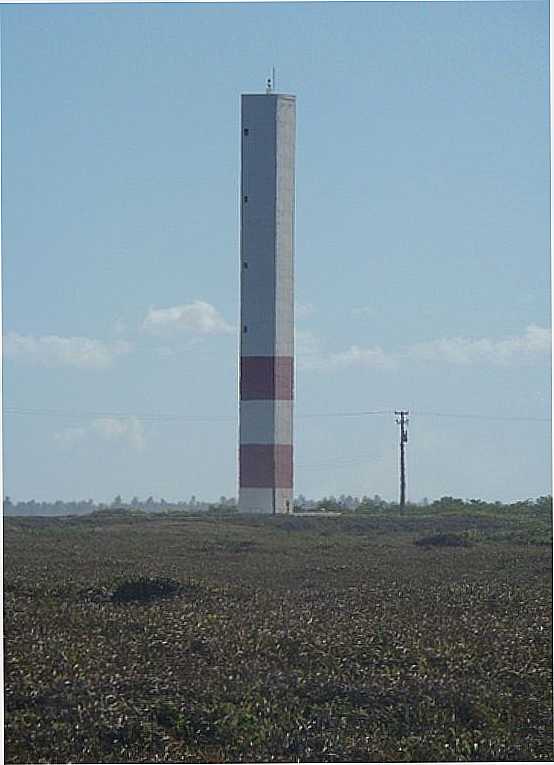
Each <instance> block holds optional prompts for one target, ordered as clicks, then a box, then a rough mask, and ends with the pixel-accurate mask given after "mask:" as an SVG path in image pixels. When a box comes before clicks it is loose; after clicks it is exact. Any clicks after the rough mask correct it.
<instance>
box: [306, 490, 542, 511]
mask: <svg viewBox="0 0 554 765" xmlns="http://www.w3.org/2000/svg"><path fill="white" fill-rule="evenodd" d="M398 507H399V506H398V503H397V502H387V501H386V500H384V499H382V498H381V497H380V496H379V495H378V494H375V495H374V497H373V498H372V499H370V498H369V497H367V496H363V497H362V498H361V499H359V498H358V497H352V496H350V495H348V496H345V495H344V494H341V495H340V497H338V498H337V497H334V496H330V497H323V499H320V500H308V499H306V498H305V497H303V496H302V495H300V496H298V497H297V498H296V501H295V509H296V510H301V511H303V512H310V511H311V512H333V513H334V512H336V513H344V512H356V513H364V512H366V513H368V512H369V513H375V512H381V511H387V510H397V509H398ZM410 507H411V508H413V509H415V508H428V509H429V510H430V511H432V510H460V511H462V510H463V511H468V510H487V509H497V510H498V509H499V508H501V507H505V508H507V509H509V510H516V511H517V510H536V511H544V512H548V513H552V496H551V495H548V496H544V497H537V498H536V499H524V500H520V501H517V502H511V503H505V502H486V501H485V500H482V499H460V498H459V497H441V498H440V499H436V500H434V501H432V502H430V501H429V500H428V499H427V498H426V497H425V498H424V499H423V500H422V501H421V502H417V503H416V502H411V503H410V502H408V503H407V504H406V512H409V510H410Z"/></svg>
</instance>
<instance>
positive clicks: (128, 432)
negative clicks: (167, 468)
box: [54, 417, 146, 451]
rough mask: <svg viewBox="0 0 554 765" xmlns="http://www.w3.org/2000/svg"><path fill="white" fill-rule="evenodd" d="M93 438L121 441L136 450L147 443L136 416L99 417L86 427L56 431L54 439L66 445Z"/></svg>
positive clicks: (142, 447) (140, 423)
mask: <svg viewBox="0 0 554 765" xmlns="http://www.w3.org/2000/svg"><path fill="white" fill-rule="evenodd" d="M91 438H92V439H101V440H102V441H114V442H119V443H121V444H122V445H124V446H126V447H129V448H131V449H134V450H136V451H142V450H143V449H144V447H145V445H146V440H145V437H144V427H143V425H142V422H141V421H140V420H138V419H137V418H136V417H97V418H96V419H95V420H93V421H92V422H91V423H89V424H88V425H87V426H85V427H68V428H64V429H63V430H61V431H58V432H57V433H54V440H55V441H56V442H57V443H58V444H60V446H64V447H72V446H74V445H75V444H76V443H78V442H80V441H85V440H89V439H91Z"/></svg>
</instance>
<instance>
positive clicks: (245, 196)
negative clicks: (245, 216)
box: [244, 194, 248, 202]
mask: <svg viewBox="0 0 554 765" xmlns="http://www.w3.org/2000/svg"><path fill="white" fill-rule="evenodd" d="M244 201H245V202H248V194H245V195H244Z"/></svg>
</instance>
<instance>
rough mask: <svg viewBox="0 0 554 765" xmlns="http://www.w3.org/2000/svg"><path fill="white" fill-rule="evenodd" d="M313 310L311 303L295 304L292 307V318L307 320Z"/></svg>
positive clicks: (312, 313)
mask: <svg viewBox="0 0 554 765" xmlns="http://www.w3.org/2000/svg"><path fill="white" fill-rule="evenodd" d="M314 313H315V308H314V307H313V305H312V304H311V303H296V305H295V306H294V316H295V318H296V319H307V318H308V317H309V316H313V315H314Z"/></svg>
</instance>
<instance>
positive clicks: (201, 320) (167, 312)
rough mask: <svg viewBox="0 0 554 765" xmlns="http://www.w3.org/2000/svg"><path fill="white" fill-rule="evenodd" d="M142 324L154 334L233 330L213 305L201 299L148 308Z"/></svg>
mask: <svg viewBox="0 0 554 765" xmlns="http://www.w3.org/2000/svg"><path fill="white" fill-rule="evenodd" d="M142 326H143V329H145V330H146V331H147V332H151V333H152V334H156V335H161V334H167V333H174V332H186V333H189V334H196V335H228V334H232V333H233V332H234V331H235V329H234V328H233V327H232V326H231V325H230V324H228V323H227V322H226V321H225V319H224V318H223V316H221V314H220V313H219V312H218V311H217V310H216V309H215V308H214V306H213V305H210V303H205V302H203V301H202V300H195V301H194V302H193V303H188V304H187V305H175V306H171V307H170V308H150V309H149V311H148V313H147V315H146V318H145V319H144V322H143V324H142Z"/></svg>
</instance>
